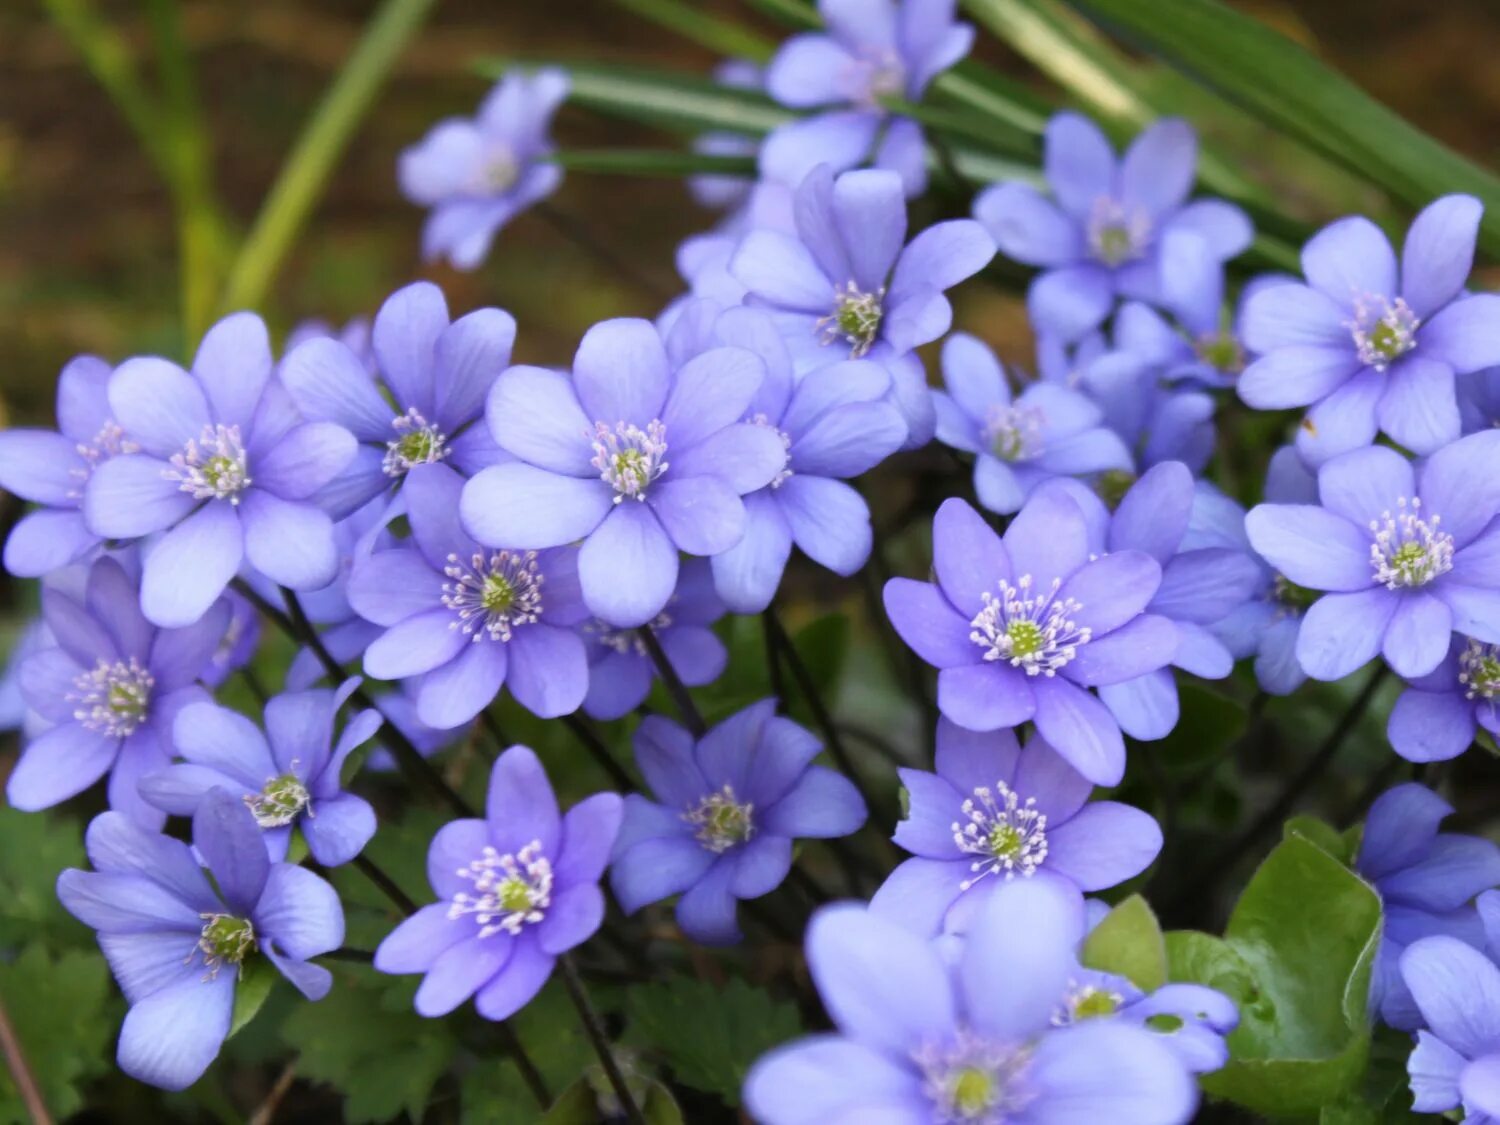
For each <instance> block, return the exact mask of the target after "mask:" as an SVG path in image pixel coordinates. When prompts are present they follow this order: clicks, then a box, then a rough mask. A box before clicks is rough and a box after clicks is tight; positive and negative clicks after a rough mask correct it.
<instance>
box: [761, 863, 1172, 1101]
mask: <svg viewBox="0 0 1500 1125" xmlns="http://www.w3.org/2000/svg"><path fill="white" fill-rule="evenodd" d="M1082 914H1083V904H1082V902H1081V901H1080V900H1079V899H1078V896H1077V894H1076V892H1073V893H1072V894H1069V892H1067V891H1066V890H1065V889H1064V888H1061V887H1059V886H1057V885H1056V884H1052V883H1044V882H1039V881H1037V880H1017V881H1016V882H1013V883H1009V884H1006V885H1005V886H1003V887H1001V888H1000V889H998V890H997V891H996V892H995V893H994V894H993V895H992V896H990V897H989V899H988V901H987V902H986V903H985V905H984V908H983V909H982V910H981V911H980V913H979V916H978V918H977V919H976V921H975V923H974V925H973V926H972V927H971V929H970V930H969V933H968V937H967V938H966V939H965V940H964V941H963V943H962V947H961V951H960V952H959V954H958V957H957V963H956V964H954V963H950V960H951V959H949V958H945V957H944V956H943V953H942V952H941V951H940V949H939V947H938V945H937V944H935V943H933V942H929V941H926V940H924V939H923V938H920V937H918V936H917V935H916V934H913V933H911V931H909V930H906V929H904V928H903V927H901V926H900V925H898V924H897V923H896V922H893V921H891V920H890V919H888V918H883V917H880V916H879V915H876V914H874V913H871V912H869V911H867V910H866V909H865V908H864V907H863V906H859V905H855V904H838V905H834V906H826V907H824V908H823V909H822V910H820V911H818V913H817V914H815V915H814V916H813V920H812V922H811V923H810V924H809V926H808V931H807V963H808V968H809V970H810V971H811V973H812V978H813V982H814V984H816V985H817V988H818V995H819V996H820V997H821V998H822V1001H823V1006H824V1008H826V1009H827V1011H828V1014H829V1016H830V1017H831V1018H832V1020H833V1024H834V1028H835V1030H834V1031H833V1032H832V1033H828V1034H822V1035H814V1036H809V1037H807V1038H804V1039H799V1040H796V1041H794V1042H792V1043H789V1044H787V1045H786V1046H783V1047H779V1048H777V1049H776V1050H774V1051H772V1052H771V1053H770V1054H768V1055H766V1056H765V1057H764V1058H762V1059H761V1060H760V1061H758V1062H757V1063H756V1064H755V1065H754V1066H753V1067H752V1068H751V1070H750V1074H749V1076H748V1077H747V1078H746V1080H745V1103H746V1105H747V1106H748V1108H749V1110H750V1114H751V1116H752V1117H753V1118H754V1119H755V1120H757V1121H760V1122H764V1123H765V1125H817V1123H819V1122H826V1121H835V1120H838V1121H890V1122H897V1121H900V1122H912V1123H915V1122H969V1121H973V1122H986V1123H988V1122H1001V1121H1003V1122H1005V1123H1006V1125H1044V1123H1047V1122H1061V1121H1108V1122H1111V1123H1112V1125H1180V1123H1183V1122H1187V1121H1189V1120H1191V1119H1192V1116H1193V1111H1194V1109H1195V1108H1196V1106H1197V1101H1198V1092H1197V1086H1196V1084H1195V1083H1194V1081H1193V1079H1192V1075H1191V1073H1190V1072H1189V1069H1188V1067H1187V1066H1185V1065H1184V1064H1183V1062H1182V1060H1181V1059H1180V1058H1179V1057H1178V1055H1177V1054H1176V1053H1175V1052H1174V1051H1173V1049H1172V1048H1171V1047H1170V1046H1169V1045H1168V1044H1167V1042H1166V1041H1164V1037H1163V1036H1160V1035H1158V1034H1156V1033H1155V1032H1152V1031H1148V1030H1146V1029H1145V1028H1143V1027H1140V1026H1138V1025H1136V1024H1134V1023H1133V1022H1132V1021H1129V1020H1125V1019H1119V1018H1116V1019H1095V1020H1082V1021H1079V1022H1076V1023H1073V1024H1070V1025H1065V1026H1059V1025H1058V1023H1057V1022H1056V1017H1057V1016H1058V1014H1059V1008H1060V1006H1061V1005H1062V1004H1063V1003H1064V1002H1065V999H1066V997H1067V995H1068V991H1069V982H1070V981H1071V980H1072V979H1073V978H1074V974H1075V973H1076V964H1075V962H1074V959H1073V948H1074V943H1075V942H1076V941H1077V939H1078V936H1079V934H1080V933H1081V932H1082V924H1083V923H1082ZM1018 920H1024V922H1018Z"/></svg>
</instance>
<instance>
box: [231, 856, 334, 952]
mask: <svg viewBox="0 0 1500 1125" xmlns="http://www.w3.org/2000/svg"><path fill="white" fill-rule="evenodd" d="M252 919H253V921H254V923H255V928H256V932H257V933H260V934H264V935H265V936H266V937H268V938H270V939H272V940H274V941H275V942H276V944H277V946H278V947H279V948H280V949H281V951H282V952H283V953H285V954H286V955H287V956H288V957H291V958H293V959H295V960H298V961H305V960H307V959H308V958H309V957H316V956H317V955H318V954H320V953H327V952H328V951H329V950H331V949H337V948H338V947H339V946H340V945H341V944H342V943H343V941H344V910H343V907H342V906H340V905H339V896H338V893H337V892H336V891H335V890H334V889H333V887H332V886H331V885H330V884H329V883H328V882H327V881H326V880H325V879H323V878H322V877H320V876H318V875H314V874H313V873H312V872H311V871H309V870H307V868H305V867H297V866H295V865H293V864H290V863H276V864H272V865H271V869H270V874H269V875H268V877H267V879H266V883H265V890H264V891H263V892H262V894H261V896H260V901H259V902H257V903H256V905H255V909H254V912H253V914H252Z"/></svg>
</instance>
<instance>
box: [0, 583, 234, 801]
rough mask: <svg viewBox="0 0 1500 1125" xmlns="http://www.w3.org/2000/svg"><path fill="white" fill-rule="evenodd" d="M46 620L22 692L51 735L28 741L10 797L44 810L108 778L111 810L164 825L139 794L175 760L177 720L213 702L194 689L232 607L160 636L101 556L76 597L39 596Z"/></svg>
mask: <svg viewBox="0 0 1500 1125" xmlns="http://www.w3.org/2000/svg"><path fill="white" fill-rule="evenodd" d="M42 621H43V622H44V623H45V625H46V627H47V631H48V634H49V635H50V637H51V641H50V643H49V645H48V646H46V647H42V648H40V649H39V650H38V651H36V652H35V653H33V654H32V655H31V656H29V657H28V658H27V660H26V662H25V663H24V664H23V665H21V669H20V687H21V695H22V698H24V700H25V701H26V706H27V707H28V708H29V709H30V710H31V711H32V712H34V713H35V714H36V715H38V716H39V717H40V718H41V719H42V720H43V721H45V723H46V724H47V727H46V729H45V730H43V731H40V732H38V733H36V734H35V735H34V736H33V737H32V738H30V739H29V740H28V741H27V743H26V746H25V749H23V750H22V752H21V757H20V760H19V761H18V762H17V763H16V768H15V769H14V770H13V771H12V772H11V775H10V779H9V781H8V782H7V783H6V789H5V793H6V797H7V799H8V800H9V801H10V803H11V804H12V805H13V806H15V807H16V808H18V809H25V810H27V811H35V810H38V809H45V808H50V807H51V806H53V805H55V804H58V803H59V802H61V801H65V800H67V799H68V798H69V797H71V796H73V795H74V794H76V793H81V792H82V791H83V790H85V789H87V788H88V787H89V786H90V785H93V784H94V782H96V781H98V780H99V779H100V778H101V777H103V776H104V775H105V774H106V773H108V774H109V775H110V776H109V803H110V807H111V808H113V809H116V810H117V811H119V812H122V813H125V814H127V815H128V816H130V817H131V818H132V819H133V820H135V821H137V822H139V823H141V824H144V825H148V826H150V827H153V828H158V827H160V826H161V824H162V821H163V820H164V819H165V817H163V816H162V815H161V813H160V812H158V811H157V810H156V809H154V808H153V807H151V806H150V805H148V804H146V803H145V802H144V801H142V800H141V798H140V795H139V794H138V793H137V791H136V786H137V783H138V782H139V781H140V779H141V778H142V777H143V776H145V775H146V774H148V773H150V772H152V771H154V770H157V769H160V768H162V767H163V766H165V765H166V764H167V763H168V762H169V761H170V760H171V755H172V724H173V722H174V721H175V720H176V717H177V715H178V714H179V713H180V712H181V711H182V710H183V708H185V707H187V706H189V705H191V704H193V703H197V702H201V701H206V700H207V699H208V698H209V696H208V693H207V692H206V691H205V690H204V689H203V688H202V687H200V686H198V681H199V680H200V679H201V677H202V676H203V674H204V672H205V671H206V669H207V668H208V664H209V661H210V659H211V658H212V656H213V654H214V650H215V649H216V648H217V647H218V645H219V641H220V640H221V638H222V637H223V636H224V631H225V629H226V627H227V626H228V623H229V605H228V603H227V602H225V601H223V600H220V601H219V602H217V603H215V604H214V605H213V606H212V607H211V608H210V609H209V611H208V612H207V613H205V614H204V615H203V616H202V617H201V618H199V619H198V620H197V621H196V622H194V623H193V624H192V625H187V626H184V627H183V628H181V629H158V628H156V627H155V626H153V625H152V624H151V623H150V622H149V621H147V620H146V619H145V618H144V617H143V616H142V615H141V606H140V595H139V592H138V587H137V585H136V582H135V580H134V579H132V578H131V576H130V575H129V574H128V573H127V572H126V570H125V568H124V566H122V565H121V564H120V562H119V561H117V560H116V559H114V558H110V557H105V558H101V559H99V560H98V561H97V562H95V563H94V564H93V566H91V567H90V568H89V569H88V578H87V582H86V585H85V587H84V589H83V591H82V592H81V593H80V594H79V595H78V596H76V597H75V596H73V595H71V594H69V593H64V592H63V590H61V589H59V588H57V587H55V586H48V587H44V588H43V591H42Z"/></svg>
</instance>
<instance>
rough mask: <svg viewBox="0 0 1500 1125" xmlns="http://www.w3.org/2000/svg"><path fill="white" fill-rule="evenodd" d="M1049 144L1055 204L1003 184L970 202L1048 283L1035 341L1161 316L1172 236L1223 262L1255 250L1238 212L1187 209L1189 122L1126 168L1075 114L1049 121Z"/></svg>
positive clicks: (1047, 164)
mask: <svg viewBox="0 0 1500 1125" xmlns="http://www.w3.org/2000/svg"><path fill="white" fill-rule="evenodd" d="M1044 144H1045V150H1044V154H1043V166H1044V170H1045V172H1046V175H1047V184H1048V186H1049V187H1050V188H1051V190H1052V198H1051V199H1048V198H1047V197H1046V196H1044V195H1042V194H1041V193H1040V192H1038V191H1037V190H1036V189H1035V188H1033V187H1031V186H1029V185H1027V184H1022V183H1006V184H997V185H995V186H993V187H989V188H986V189H985V190H984V191H983V192H981V193H980V194H979V196H978V197H977V198H976V199H975V201H974V215H975V217H976V218H977V219H979V221H980V222H982V223H983V224H984V225H985V227H986V229H988V230H989V232H990V233H991V234H992V235H994V237H995V242H996V243H997V244H998V245H999V247H1000V252H1001V253H1002V254H1004V255H1005V256H1006V257H1008V258H1013V259H1015V260H1016V261H1018V262H1023V263H1025V264H1026V265H1029V266H1037V267H1039V268H1040V269H1042V270H1043V271H1044V272H1043V273H1041V274H1040V275H1039V276H1038V277H1037V278H1036V280H1035V281H1033V282H1032V283H1031V289H1030V292H1029V293H1028V294H1027V298H1026V304H1027V308H1028V309H1029V311H1030V313H1031V319H1032V321H1033V322H1034V323H1035V325H1036V326H1037V328H1038V330H1039V331H1043V332H1049V333H1056V334H1058V335H1059V336H1061V337H1063V338H1064V339H1065V340H1076V339H1078V338H1079V337H1080V336H1083V335H1084V334H1085V333H1088V332H1090V331H1092V330H1093V329H1095V328H1098V327H1099V325H1101V324H1102V323H1104V320H1105V318H1106V317H1107V316H1109V314H1110V312H1111V311H1112V310H1113V309H1114V306H1115V303H1116V301H1117V300H1119V299H1121V298H1124V299H1133V300H1138V301H1146V302H1149V303H1152V304H1161V303H1162V302H1163V300H1164V297H1165V294H1164V291H1163V276H1164V270H1163V261H1162V248H1163V246H1164V245H1165V244H1166V240H1167V238H1168V236H1169V235H1171V234H1173V233H1175V232H1183V233H1187V234H1191V235H1193V236H1195V237H1197V238H1198V239H1200V240H1201V241H1202V242H1203V244H1204V246H1205V247H1206V248H1207V250H1208V252H1209V255H1210V256H1211V258H1212V260H1214V261H1216V262H1224V261H1227V260H1228V259H1230V258H1233V257H1234V256H1235V255H1236V254H1238V253H1240V252H1241V251H1242V250H1244V249H1245V248H1246V247H1247V246H1249V245H1250V239H1251V236H1252V234H1253V230H1252V228H1251V225H1250V220H1249V219H1248V218H1246V217H1245V213H1244V212H1243V211H1241V210H1240V209H1239V208H1238V207H1235V206H1233V205H1231V204H1228V203H1225V202H1223V201H1222V200H1218V199H1200V200H1195V201H1194V202H1192V203H1188V202H1186V200H1187V197H1188V193H1189V192H1190V191H1191V190H1192V187H1193V177H1194V174H1195V166H1196V164H1197V159H1198V141H1197V137H1196V136H1195V135H1194V134H1193V130H1192V128H1191V127H1190V126H1189V125H1188V124H1187V122H1185V121H1180V120H1177V119H1175V118H1168V119H1166V120H1163V121H1158V122H1156V123H1155V124H1154V125H1152V126H1151V127H1150V128H1148V129H1147V130H1145V132H1143V133H1141V135H1140V136H1139V137H1137V138H1136V139H1135V141H1134V142H1132V144H1131V145H1130V148H1129V149H1127V150H1126V152H1125V155H1124V157H1123V158H1122V159H1121V160H1119V161H1116V159H1115V154H1114V151H1113V150H1112V149H1111V148H1110V144H1109V141H1108V140H1107V139H1106V138H1105V136H1104V134H1103V133H1102V132H1100V131H1099V127H1098V126H1097V125H1095V124H1094V123H1093V122H1092V121H1090V120H1088V118H1086V117H1082V116H1080V115H1078V114H1076V113H1059V114H1057V115H1056V116H1055V117H1053V118H1052V120H1051V121H1050V122H1048V124H1047V133H1046V138H1045V142H1044Z"/></svg>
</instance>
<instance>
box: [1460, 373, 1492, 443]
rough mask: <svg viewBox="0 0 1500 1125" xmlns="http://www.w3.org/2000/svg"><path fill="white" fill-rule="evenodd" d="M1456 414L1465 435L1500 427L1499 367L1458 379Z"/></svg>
mask: <svg viewBox="0 0 1500 1125" xmlns="http://www.w3.org/2000/svg"><path fill="white" fill-rule="evenodd" d="M1458 413H1459V417H1460V418H1461V419H1462V420H1463V432H1464V433H1466V434H1475V433H1478V432H1479V431H1481V430H1490V429H1494V428H1495V427H1496V426H1500V367H1487V368H1485V369H1484V370H1483V371H1476V372H1474V373H1473V374H1472V375H1464V376H1461V377H1460V378H1459V380H1458Z"/></svg>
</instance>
